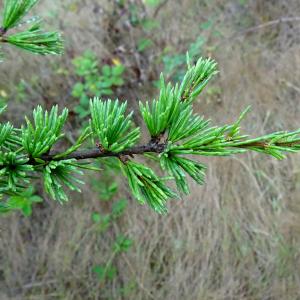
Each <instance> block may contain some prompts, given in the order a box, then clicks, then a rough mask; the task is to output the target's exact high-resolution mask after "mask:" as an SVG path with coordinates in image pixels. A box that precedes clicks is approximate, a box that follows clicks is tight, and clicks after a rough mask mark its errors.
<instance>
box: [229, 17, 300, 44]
mask: <svg viewBox="0 0 300 300" xmlns="http://www.w3.org/2000/svg"><path fill="white" fill-rule="evenodd" d="M292 22H300V17H282V18H279V19H276V20H272V21H269V22H265V23H262V24H259V25H256V26H253V27H249V28H247V29H245V30H242V31H240V32H238V33H235V34H233V35H232V36H230V37H229V38H228V39H229V40H232V39H236V38H238V37H240V36H242V35H246V34H248V33H252V32H255V31H258V30H260V29H264V28H266V27H270V26H274V25H279V24H282V23H292Z"/></svg>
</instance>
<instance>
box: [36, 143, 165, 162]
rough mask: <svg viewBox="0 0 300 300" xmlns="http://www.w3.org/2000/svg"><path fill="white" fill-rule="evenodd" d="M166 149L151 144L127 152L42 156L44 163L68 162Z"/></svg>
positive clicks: (54, 153) (80, 152) (93, 152)
mask: <svg viewBox="0 0 300 300" xmlns="http://www.w3.org/2000/svg"><path fill="white" fill-rule="evenodd" d="M165 148H166V144H158V143H153V142H150V143H148V144H146V145H140V146H135V147H131V148H129V149H127V150H124V151H121V152H117V153H116V152H109V151H101V150H100V149H98V148H96V149H86V150H80V151H75V152H73V153H71V154H69V155H67V156H64V157H59V158H55V156H57V155H59V152H52V153H50V154H47V155H46V154H45V155H42V156H41V159H42V160H44V161H52V160H66V159H77V160H82V159H89V158H101V157H121V156H124V155H125V156H126V155H128V156H133V155H135V154H144V153H147V152H152V153H162V152H163V151H164V150H165Z"/></svg>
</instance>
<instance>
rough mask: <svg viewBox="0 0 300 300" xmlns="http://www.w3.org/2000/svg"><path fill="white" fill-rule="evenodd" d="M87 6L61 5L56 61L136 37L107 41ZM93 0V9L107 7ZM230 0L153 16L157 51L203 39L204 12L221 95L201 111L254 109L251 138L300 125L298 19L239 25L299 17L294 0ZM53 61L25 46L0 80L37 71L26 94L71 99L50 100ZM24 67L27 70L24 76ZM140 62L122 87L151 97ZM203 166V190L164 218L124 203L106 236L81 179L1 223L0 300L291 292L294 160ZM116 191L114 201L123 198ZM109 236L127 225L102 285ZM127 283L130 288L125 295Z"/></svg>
mask: <svg viewBox="0 0 300 300" xmlns="http://www.w3.org/2000/svg"><path fill="white" fill-rule="evenodd" d="M43 2H44V3H45V5H46V7H47V8H51V7H52V8H54V7H55V5H54V4H53V2H54V1H53V2H52V1H50V0H44V1H43ZM73 2H74V3H79V4H78V12H77V16H76V18H75V13H72V12H70V11H69V10H66V8H65V7H66V6H68V5H70V4H71V3H73ZM85 2H87V1H82V2H80V1H65V2H64V5H62V6H65V7H60V9H59V10H58V15H59V17H60V19H61V25H62V27H63V30H64V31H65V36H66V40H67V41H68V46H69V47H68V49H72V51H71V50H68V53H67V54H68V55H66V56H64V57H63V58H62V59H60V60H59V61H60V64H61V65H62V66H65V65H66V66H68V65H69V64H70V57H72V55H74V53H75V54H76V53H80V52H81V51H82V50H83V49H85V48H92V49H94V50H95V51H97V53H98V55H99V57H103V55H107V54H108V53H110V51H112V50H113V49H112V47H113V46H116V45H117V46H120V45H130V40H131V39H132V38H136V37H137V36H138V35H139V32H138V31H137V30H133V31H131V32H130V37H129V36H126V35H125V32H126V31H124V32H123V36H122V35H121V36H120V37H118V38H119V39H116V40H112V35H110V36H108V35H107V30H108V27H109V26H108V25H107V24H108V23H107V22H108V18H107V15H105V14H102V13H101V9H100V11H98V12H96V13H95V11H93V7H92V6H88V5H87V4H86V3H85ZM95 2H98V3H99V4H100V6H102V5H104V2H106V1H100V0H98V1H95ZM237 3H238V1H221V0H214V1H193V0H185V1H169V3H168V4H167V5H166V6H164V7H163V8H162V10H161V11H160V13H159V18H160V20H161V24H162V28H163V30H161V31H160V32H158V33H157V37H156V38H157V40H158V45H159V46H160V47H161V48H159V47H158V49H155V50H156V51H157V52H159V51H162V47H163V46H165V45H171V46H173V47H174V48H175V49H176V50H177V51H178V50H183V51H184V50H185V49H186V47H185V46H186V43H185V41H193V40H195V38H196V37H197V36H198V35H199V34H202V32H201V29H199V24H200V23H201V22H203V21H206V20H207V19H209V18H214V20H215V21H216V28H217V29H218V30H219V31H221V33H222V34H223V37H222V38H220V37H213V36H212V35H209V38H210V42H209V45H208V46H213V45H217V47H214V48H212V47H207V49H206V53H205V54H206V55H207V54H211V55H212V56H213V57H215V58H216V59H217V61H218V62H219V68H220V70H221V72H220V75H219V76H218V78H217V80H215V81H214V83H213V84H214V85H216V86H218V87H219V88H220V89H221V94H220V95H212V96H211V95H206V96H205V97H202V98H201V101H200V102H199V103H198V104H197V107H198V109H199V111H201V112H202V113H203V114H204V115H205V116H207V117H210V118H211V119H212V120H213V121H214V122H219V123H225V122H231V121H233V120H234V119H235V117H236V116H237V115H238V113H239V112H240V111H241V110H242V109H243V108H244V107H245V106H247V105H248V104H251V105H252V108H253V109H252V113H251V115H249V117H248V118H247V120H246V121H245V125H244V126H245V130H246V131H248V132H250V133H255V134H261V133H264V132H269V131H271V130H275V129H284V128H287V129H294V128H298V127H299V115H300V106H299V102H298V100H299V96H300V85H299V82H300V69H299V68H298V66H299V65H300V55H299V53H300V41H299V36H300V23H299V22H298V23H291V24H280V25H277V26H274V27H269V28H265V29H263V30H259V31H255V30H254V31H253V32H252V33H251V34H247V35H243V34H241V35H239V34H238V33H239V32H242V31H243V30H244V29H245V28H249V27H253V26H255V25H257V24H261V23H264V22H268V21H270V20H273V19H277V18H279V17H285V16H289V17H291V16H299V15H300V7H299V3H298V1H297V0H289V1H283V0H282V1H279V0H278V1H275V0H274V1H259V0H257V1H256V0H253V1H248V4H247V5H246V6H245V7H244V8H242V7H241V6H239V5H238V4H237ZM104 7H105V8H106V9H108V10H109V9H110V7H109V5H106V4H105V5H104ZM41 8H42V10H43V11H45V10H46V8H45V7H44V8H43V7H41ZM55 22H56V20H54V23H55ZM119 26H121V28H122V26H123V23H121V24H119ZM102 28H104V29H105V30H104V29H102ZM206 34H207V33H206ZM227 37H230V38H227ZM72 52H74V53H72ZM13 53H18V54H19V52H15V51H14V52H13ZM152 54H153V53H152ZM152 54H151V55H152ZM12 55H13V54H10V55H9V57H12ZM154 55H155V53H154ZM13 57H14V58H15V56H13ZM123 59H124V60H125V63H126V64H127V65H128V66H129V65H133V64H134V63H137V58H136V57H132V56H130V55H127V56H126V55H125V54H123ZM138 60H139V62H140V63H141V65H142V66H143V68H144V69H147V67H148V66H150V65H151V64H153V63H154V59H151V56H150V58H147V57H146V58H145V57H141V58H138ZM37 63H39V64H40V65H36V64H37ZM51 64H57V59H55V58H54V59H53V58H51V59H47V60H44V59H40V58H31V57H30V59H29V56H27V55H24V54H22V55H20V56H19V57H17V59H14V61H11V60H9V58H8V59H7V61H6V63H5V64H4V65H2V66H1V68H3V70H5V71H4V72H1V73H2V74H0V77H1V78H0V82H1V83H0V88H1V87H2V88H3V87H6V88H7V86H11V87H13V82H15V80H18V79H19V78H20V77H21V76H23V77H25V78H29V77H30V76H31V74H32V73H31V72H35V74H38V76H40V78H41V79H40V82H41V83H40V85H39V86H37V87H36V89H35V90H34V91H32V93H31V95H32V99H33V101H32V103H30V105H35V104H36V102H40V101H44V103H45V104H46V105H50V104H51V103H53V102H59V103H60V104H62V105H67V106H69V107H70V106H72V104H71V103H69V102H68V101H69V100H68V97H66V96H64V97H60V98H56V97H58V96H59V95H60V96H63V95H64V92H66V91H67V90H68V84H70V83H71V82H72V80H73V79H72V78H69V79H66V80H67V82H64V83H63V84H62V83H61V80H62V79H61V77H59V76H58V75H57V74H54V72H53V71H52V70H53V69H51ZM7 66H12V67H9V69H6V68H7ZM149 68H150V67H149ZM24 69H25V70H29V71H27V72H26V74H25V73H24V72H23V70H24ZM150 69H151V70H149V72H145V74H146V75H145V76H146V77H145V79H144V82H143V80H142V84H141V85H140V86H139V87H138V88H137V89H136V88H134V86H130V85H129V86H127V87H126V88H127V89H126V90H124V91H121V92H120V94H121V95H122V94H123V95H124V96H126V98H131V99H139V98H145V97H146V95H147V94H149V93H153V90H151V87H150V85H149V84H147V83H145V81H147V76H150V75H149V74H150V73H155V72H157V70H156V67H153V66H152V67H151V68H150ZM155 74H156V73H155ZM26 76H27V77H26ZM151 76H153V75H151ZM2 85H3V86H2ZM143 87H144V89H143ZM34 92H35V93H34ZM51 95H52V97H51ZM54 99H55V100H54ZM28 104H29V103H24V104H22V103H21V104H18V105H16V106H13V107H12V108H11V109H10V113H11V117H12V116H13V117H14V118H15V119H16V120H19V118H20V117H22V113H23V112H24V111H28ZM132 106H133V107H136V103H134V102H132ZM204 161H205V162H206V163H207V164H208V166H209V169H208V173H207V180H206V185H205V186H203V187H199V186H196V185H195V184H193V183H191V189H192V194H191V195H190V196H189V197H187V198H186V199H183V200H181V201H174V202H173V203H171V204H170V213H169V215H168V216H158V215H156V214H154V213H153V212H151V211H149V210H148V209H147V208H144V207H141V206H139V205H137V204H136V202H135V201H133V199H131V201H130V205H129V208H128V210H127V211H126V214H125V215H124V217H123V218H122V220H121V221H120V222H119V223H118V224H114V227H113V228H112V229H111V230H110V231H109V233H108V234H100V233H99V232H97V231H95V230H94V228H93V226H92V222H91V213H92V212H93V211H95V210H98V211H99V210H101V209H105V207H103V205H102V206H101V204H100V203H99V201H98V200H97V195H96V194H95V193H93V192H92V191H90V189H89V188H88V187H86V190H85V191H84V192H83V195H82V196H78V195H74V201H73V202H71V203H70V204H68V205H66V206H64V207H60V206H58V205H57V204H55V203H52V202H50V201H46V204H45V205H44V206H43V207H39V208H36V210H35V212H34V215H33V216H32V218H30V219H25V218H22V217H20V216H18V215H13V216H10V217H7V218H3V219H2V220H1V221H0V234H1V240H0V299H1V300H2V299H3V300H5V299H15V300H19V299H22V300H23V299H28V300H29V299H166V300H168V299H172V300H175V299H178V300H179V299H187V300H194V299H199V300H202V299H203V300H210V299H211V300H221V299H224V300H225V299H226V300H227V299H228V300H234V299H236V300H240V299H241V300H242V299H249V300H250V299H257V300H258V299H265V300H273V299H274V300H275V299H287V300H294V299H300V288H299V287H300V272H299V270H300V261H299V246H300V225H299V217H300V197H299V195H300V167H299V166H300V159H299V155H294V156H289V158H288V159H287V160H285V161H284V162H278V161H276V160H274V159H272V158H266V157H262V156H261V155H258V154H249V155H244V156H237V157H235V158H211V159H204ZM123 190H124V192H123V196H124V194H125V195H126V196H127V197H128V198H130V195H129V194H128V192H126V190H125V188H124V189H123ZM118 232H127V233H128V234H129V236H131V237H132V238H133V239H134V246H133V248H132V249H131V250H130V251H129V252H128V253H125V254H122V255H121V256H120V257H117V258H116V264H117V266H118V276H117V277H116V278H115V279H114V280H113V281H112V282H111V283H109V284H107V285H105V286H103V285H101V284H99V282H98V281H97V279H96V278H95V276H94V274H93V273H92V271H91V268H92V266H94V265H95V264H99V263H105V262H107V261H108V260H109V259H111V258H112V254H111V250H110V244H111V242H112V240H113V239H114V237H115V236H116V235H117V234H118ZM124 286H131V289H129V291H128V292H127V294H125V295H122V296H121V294H120V289H121V288H122V287H124Z"/></svg>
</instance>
